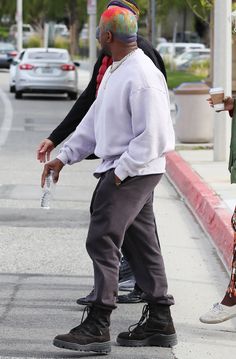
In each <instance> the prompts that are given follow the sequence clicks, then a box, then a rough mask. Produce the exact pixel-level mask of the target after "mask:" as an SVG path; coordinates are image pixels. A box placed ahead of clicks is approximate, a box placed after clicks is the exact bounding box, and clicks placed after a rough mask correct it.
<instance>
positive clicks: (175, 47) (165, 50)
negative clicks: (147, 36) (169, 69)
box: [157, 42, 206, 61]
mask: <svg viewBox="0 0 236 359" xmlns="http://www.w3.org/2000/svg"><path fill="white" fill-rule="evenodd" d="M205 47H206V46H205V45H204V44H201V43H191V42H163V43H161V44H159V45H158V46H157V50H158V51H159V53H160V55H161V56H162V57H163V59H164V60H166V61H172V60H173V59H174V58H175V57H176V56H179V55H181V54H183V53H184V52H186V51H187V50H191V49H205Z"/></svg>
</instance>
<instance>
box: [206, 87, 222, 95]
mask: <svg viewBox="0 0 236 359" xmlns="http://www.w3.org/2000/svg"><path fill="white" fill-rule="evenodd" d="M222 92H224V89H223V87H213V88H211V89H210V91H209V93H210V94H214V93H222Z"/></svg>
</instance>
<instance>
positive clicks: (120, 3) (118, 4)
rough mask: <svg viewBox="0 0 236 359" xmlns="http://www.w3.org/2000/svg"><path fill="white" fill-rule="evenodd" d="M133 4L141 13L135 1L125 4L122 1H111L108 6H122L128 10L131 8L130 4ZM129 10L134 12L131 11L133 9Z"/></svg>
mask: <svg viewBox="0 0 236 359" xmlns="http://www.w3.org/2000/svg"><path fill="white" fill-rule="evenodd" d="M129 3H130V4H131V5H134V6H135V7H136V8H137V10H138V11H140V9H139V6H138V4H137V3H136V2H135V1H133V0H125V1H124V2H123V1H122V0H121V1H119V0H110V1H109V2H108V4H107V7H108V6H111V5H115V6H120V7H126V8H129V7H128V6H129V5H128V4H129ZM129 10H131V11H132V12H133V10H132V9H131V8H129Z"/></svg>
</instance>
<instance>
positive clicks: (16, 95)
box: [15, 91, 22, 99]
mask: <svg viewBox="0 0 236 359" xmlns="http://www.w3.org/2000/svg"><path fill="white" fill-rule="evenodd" d="M15 98H16V99H20V98H22V92H21V91H16V92H15Z"/></svg>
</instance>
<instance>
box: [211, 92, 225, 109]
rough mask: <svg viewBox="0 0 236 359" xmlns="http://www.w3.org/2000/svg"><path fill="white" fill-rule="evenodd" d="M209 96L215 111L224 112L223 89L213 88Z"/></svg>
mask: <svg viewBox="0 0 236 359" xmlns="http://www.w3.org/2000/svg"><path fill="white" fill-rule="evenodd" d="M209 94H210V95H211V99H212V102H213V105H214V109H215V111H221V110H224V109H225V104H224V97H225V94H224V89H223V88H222V87H214V88H211V89H210V91H209Z"/></svg>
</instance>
